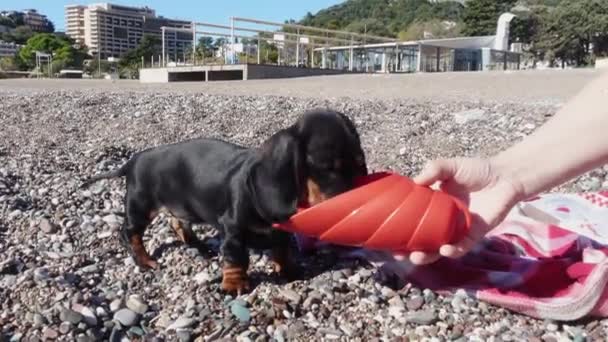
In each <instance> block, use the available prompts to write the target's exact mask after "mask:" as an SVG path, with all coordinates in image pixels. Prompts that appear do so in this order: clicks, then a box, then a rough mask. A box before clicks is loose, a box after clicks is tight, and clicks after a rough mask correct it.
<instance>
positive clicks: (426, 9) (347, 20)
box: [299, 0, 561, 39]
mask: <svg viewBox="0 0 608 342" xmlns="http://www.w3.org/2000/svg"><path fill="white" fill-rule="evenodd" d="M560 1H561V0H521V1H517V0H469V1H468V3H470V4H471V5H472V6H471V7H474V8H477V9H479V8H481V9H482V11H484V13H482V14H481V15H480V19H482V20H485V21H489V22H492V25H487V24H486V25H484V28H483V29H482V31H488V30H489V28H488V27H491V26H493V25H494V24H493V23H494V22H495V20H496V18H498V15H499V13H501V12H503V11H506V10H509V9H511V8H512V7H514V6H516V5H523V6H526V7H530V6H537V5H543V6H544V5H547V6H555V5H557V4H558V3H559V2H560ZM461 2H463V1H439V2H436V1H433V2H431V1H428V0H348V1H345V2H343V3H341V4H338V5H335V6H331V7H328V8H326V9H323V10H320V11H319V12H317V13H316V14H312V13H307V14H306V15H305V16H304V18H302V19H301V20H300V21H299V23H300V24H302V25H309V26H315V27H323V28H328V29H342V30H347V31H353V32H358V33H363V32H367V33H369V34H375V35H381V36H388V37H399V38H402V39H417V38H422V35H423V34H424V31H427V33H431V34H433V35H434V36H436V37H449V36H456V35H463V34H464V35H472V34H474V33H475V34H477V33H479V29H477V30H467V28H466V17H467V15H470V13H467V12H470V11H469V9H466V8H465V6H464V5H463V4H462V3H461ZM473 14H475V13H473ZM446 21H450V22H453V23H456V25H446ZM482 33H483V34H491V32H482Z"/></svg>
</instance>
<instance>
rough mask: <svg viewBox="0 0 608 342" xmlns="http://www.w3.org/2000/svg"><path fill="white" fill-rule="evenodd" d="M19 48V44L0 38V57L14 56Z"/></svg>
mask: <svg viewBox="0 0 608 342" xmlns="http://www.w3.org/2000/svg"><path fill="white" fill-rule="evenodd" d="M19 48H21V45H17V44H15V43H9V42H4V41H1V40H0V58H2V57H13V56H15V55H16V54H17V52H19Z"/></svg>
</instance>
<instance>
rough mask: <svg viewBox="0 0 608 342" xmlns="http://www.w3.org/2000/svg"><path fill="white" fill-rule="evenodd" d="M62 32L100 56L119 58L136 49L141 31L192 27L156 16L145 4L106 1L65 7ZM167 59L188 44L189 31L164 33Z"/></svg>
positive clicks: (143, 32) (179, 21)
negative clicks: (125, 4)
mask: <svg viewBox="0 0 608 342" xmlns="http://www.w3.org/2000/svg"><path fill="white" fill-rule="evenodd" d="M65 22H66V28H67V29H66V34H67V35H68V36H70V37H71V38H73V39H75V40H76V41H78V42H81V43H84V44H85V45H86V46H87V47H88V48H89V51H90V52H91V53H92V54H94V55H97V54H98V53H100V54H101V57H102V58H104V59H105V58H108V57H116V58H120V57H121V56H123V55H124V54H125V53H126V52H127V51H129V50H132V49H135V48H137V46H138V45H139V43H140V41H141V39H142V37H143V36H144V34H149V35H154V36H158V37H159V38H160V35H161V27H162V26H167V27H177V28H184V29H192V24H191V22H188V21H182V20H173V19H167V18H163V17H157V16H156V13H155V11H154V10H153V9H151V8H149V7H130V6H122V5H115V4H110V3H98V4H92V5H88V6H81V5H68V6H66V7H65ZM165 41H166V43H165V44H166V46H165V49H166V53H167V55H168V57H169V58H171V57H173V56H182V55H183V54H184V53H185V52H186V51H187V50H188V49H189V48H190V46H191V45H192V34H189V33H183V32H179V33H176V32H173V31H168V32H167V33H166V35H165Z"/></svg>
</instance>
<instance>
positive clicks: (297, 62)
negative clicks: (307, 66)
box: [296, 29, 300, 68]
mask: <svg viewBox="0 0 608 342" xmlns="http://www.w3.org/2000/svg"><path fill="white" fill-rule="evenodd" d="M299 66H300V29H297V30H296V68H297V67H299Z"/></svg>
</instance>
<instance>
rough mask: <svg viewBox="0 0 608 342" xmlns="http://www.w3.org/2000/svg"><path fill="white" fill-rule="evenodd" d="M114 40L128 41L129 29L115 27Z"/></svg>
mask: <svg viewBox="0 0 608 342" xmlns="http://www.w3.org/2000/svg"><path fill="white" fill-rule="evenodd" d="M114 38H120V39H127V38H128V33H127V29H126V28H123V27H115V28H114Z"/></svg>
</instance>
